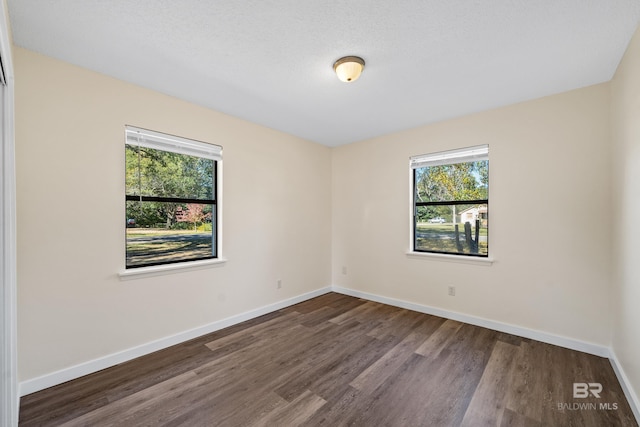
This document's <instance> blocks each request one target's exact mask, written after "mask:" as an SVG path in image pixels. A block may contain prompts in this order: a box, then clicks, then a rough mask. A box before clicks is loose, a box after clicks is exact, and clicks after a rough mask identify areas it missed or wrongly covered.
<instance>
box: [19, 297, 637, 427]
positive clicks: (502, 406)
mask: <svg viewBox="0 0 640 427" xmlns="http://www.w3.org/2000/svg"><path fill="white" fill-rule="evenodd" d="M574 382H580V383H601V384H602V387H603V388H602V393H601V394H600V398H599V399H598V398H595V397H590V398H584V399H580V398H575V399H574V398H573V383H574ZM20 425H24V426H31V425H38V426H41V425H56V426H57V425H69V426H104V425H117V426H143V425H148V426H156V425H163V426H253V425H255V426H297V425H306V426H332V427H333V426H341V425H354V426H460V425H463V426H485V425H486V426H594V427H603V426H636V425H637V424H636V422H635V420H634V418H633V415H632V412H631V409H630V408H629V405H628V404H627V401H626V400H625V397H624V394H623V392H622V390H621V388H620V385H619V383H618V382H617V380H616V377H615V374H614V372H613V370H612V368H611V365H610V363H609V361H608V360H607V359H604V358H600V357H596V356H592V355H588V354H585V353H580V352H577V351H572V350H567V349H564V348H561V347H556V346H553V345H549V344H544V343H540V342H537V341H532V340H528V339H524V338H520V337H516V336H513V335H508V334H504V333H500V332H495V331H492V330H489V329H484V328H480V327H476V326H471V325H467V324H463V323H459V322H456V321H452V320H446V319H443V318H440V317H434V316H429V315H426V314H421V313H417V312H414V311H409V310H403V309H399V308H395V307H390V306H387V305H383V304H378V303H374V302H368V301H365V300H360V299H357V298H352V297H348V296H344V295H340V294H335V293H330V294H327V295H323V296H321V297H318V298H314V299H312V300H309V301H306V302H304V303H301V304H298V305H295V306H292V307H289V308H287V309H284V310H281V311H278V312H275V313H271V314H269V315H266V316H263V317H260V318H257V319H254V320H251V321H248V322H245V323H242V324H240V325H236V326H233V327H231V328H227V329H224V330H221V331H218V332H215V333H212V334H209V335H206V336H203V337H200V338H198V339H195V340H192V341H189V342H186V343H183V344H180V345H177V346H174V347H171V348H169V349H166V350H163V351H159V352H156V353H154V354H151V355H148V356H144V357H141V358H139V359H136V360H133V361H130V362H127V363H123V364H121V365H118V366H115V367H113V368H110V369H107V370H104V371H101V372H98V373H95V374H92V375H88V376H86V377H83V378H79V379H77V380H74V381H71V382H68V383H66V384H62V385H59V386H56V387H52V388H50V389H47V390H43V391H41V392H38V393H34V394H31V395H28V396H25V397H23V398H22V401H21V407H20Z"/></svg>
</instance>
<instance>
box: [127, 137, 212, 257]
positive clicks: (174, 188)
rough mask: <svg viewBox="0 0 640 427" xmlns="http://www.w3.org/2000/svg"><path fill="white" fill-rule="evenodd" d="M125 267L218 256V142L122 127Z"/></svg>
mask: <svg viewBox="0 0 640 427" xmlns="http://www.w3.org/2000/svg"><path fill="white" fill-rule="evenodd" d="M125 134H126V144H125V152H126V177H125V181H126V192H125V193H126V195H125V200H126V201H125V203H126V216H125V221H124V223H125V230H126V268H136V267H147V266H152V265H160V264H170V263H176V262H184V261H194V260H203V259H211V258H217V257H218V253H219V238H218V236H219V233H218V230H219V229H220V224H219V223H218V222H219V215H218V206H219V199H218V198H219V194H218V181H219V179H218V171H219V169H220V163H221V162H222V147H220V146H218V145H213V144H207V143H204V142H199V141H194V140H190V139H185V138H180V137H176V136H172V135H166V134H162V133H159V132H153V131H149V130H144V129H139V128H134V127H131V126H127V127H126V131H125Z"/></svg>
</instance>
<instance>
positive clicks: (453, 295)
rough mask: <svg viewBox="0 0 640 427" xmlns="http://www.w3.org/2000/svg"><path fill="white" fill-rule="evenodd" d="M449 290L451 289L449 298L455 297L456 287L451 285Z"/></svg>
mask: <svg viewBox="0 0 640 427" xmlns="http://www.w3.org/2000/svg"><path fill="white" fill-rule="evenodd" d="M448 289H449V296H452V297H455V296H456V287H455V286H451V285H449V287H448Z"/></svg>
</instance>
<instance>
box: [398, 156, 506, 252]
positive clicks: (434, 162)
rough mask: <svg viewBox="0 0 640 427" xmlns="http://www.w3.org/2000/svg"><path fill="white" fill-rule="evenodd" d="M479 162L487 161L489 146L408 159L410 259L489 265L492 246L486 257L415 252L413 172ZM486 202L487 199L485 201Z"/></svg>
mask: <svg viewBox="0 0 640 427" xmlns="http://www.w3.org/2000/svg"><path fill="white" fill-rule="evenodd" d="M480 160H489V145H486V144H485V145H477V146H473V147H467V148H460V149H454V150H447V151H439V152H434V153H429V154H422V155H417V156H412V157H410V158H409V245H408V246H409V249H408V250H407V252H406V254H407V255H408V256H410V257H417V258H424V259H432V260H439V261H453V262H461V263H467V264H484V265H491V264H492V263H493V262H494V259H493V257H492V249H491V248H492V246H489V248H488V249H489V253H488V255H487V256H470V255H466V254H449V253H438V252H423V251H416V250H415V203H416V202H415V187H414V186H415V177H414V170H415V169H418V168H423V167H427V166H440V165H450V164H456V163H467V162H474V161H480ZM487 200H488V199H487Z"/></svg>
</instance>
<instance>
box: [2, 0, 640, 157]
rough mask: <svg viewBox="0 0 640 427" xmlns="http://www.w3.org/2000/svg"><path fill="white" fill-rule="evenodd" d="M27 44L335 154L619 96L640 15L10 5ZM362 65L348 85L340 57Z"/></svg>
mask: <svg viewBox="0 0 640 427" xmlns="http://www.w3.org/2000/svg"><path fill="white" fill-rule="evenodd" d="M8 5H9V12H10V17H11V25H12V31H13V37H14V42H15V44H16V45H18V46H21V47H25V48H27V49H31V50H34V51H37V52H41V53H44V54H46V55H49V56H52V57H55V58H59V59H62V60H64V61H67V62H70V63H73V64H77V65H80V66H82V67H85V68H88V69H92V70H95V71H99V72H101V73H104V74H107V75H111V76H114V77H116V78H119V79H122V80H125V81H129V82H132V83H135V84H138V85H140V86H144V87H147V88H151V89H154V90H156V91H159V92H163V93H166V94H169V95H173V96H175V97H178V98H182V99H185V100H188V101H191V102H194V103H196V104H200V105H203V106H206V107H210V108H212V109H215V110H218V111H222V112H225V113H228V114H231V115H234V116H237V117H241V118H244V119H247V120H250V121H252V122H255V123H260V124H262V125H265V126H268V127H271V128H274V129H278V130H281V131H284V132H287V133H290V134H293V135H297V136H300V137H303V138H306V139H308V140H311V141H315V142H319V143H322V144H325V145H329V146H336V145H341V144H345V143H349V142H354V141H359V140H363V139H367V138H370V137H374V136H378V135H382V134H387V133H390V132H395V131H398V130H403V129H407V128H412V127H416V126H420V125H424V124H428V123H433V122H436V121H440V120H444V119H447V118H451V117H456V116H461V115H464V114H468V113H471V112H476V111H481V110H486V109H489V108H494V107H498V106H502V105H507V104H512V103H514V102H519V101H524V100H527V99H533V98H538V97H541V96H545V95H550V94H553V93H558V92H563V91H566V90H570V89H575V88H579V87H583V86H588V85H592V84H596V83H601V82H604V81H608V80H610V79H611V77H612V76H613V73H614V72H615V69H616V67H617V65H618V63H619V61H620V59H621V57H622V55H623V53H624V50H625V49H626V47H627V44H628V42H629V40H630V39H631V36H632V35H633V32H634V31H635V29H636V27H637V25H638V22H639V18H640V0H536V1H531V0H490V1H481V0H394V1H391V0H350V1H346V0H340V1H338V0H305V1H302V0H246V1H238V0H227V1H211V0H209V1H207V0H180V1H166V0H165V1H163V0H136V1H131V0H109V1H104V0H8ZM345 55H358V56H361V57H363V58H364V59H365V61H366V67H365V70H364V73H363V74H362V77H361V78H360V79H359V80H358V81H356V82H354V83H350V84H347V83H342V82H340V81H339V80H338V79H337V78H336V76H335V74H334V73H333V70H332V64H333V62H334V61H335V60H336V59H338V58H339V57H341V56H345Z"/></svg>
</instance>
